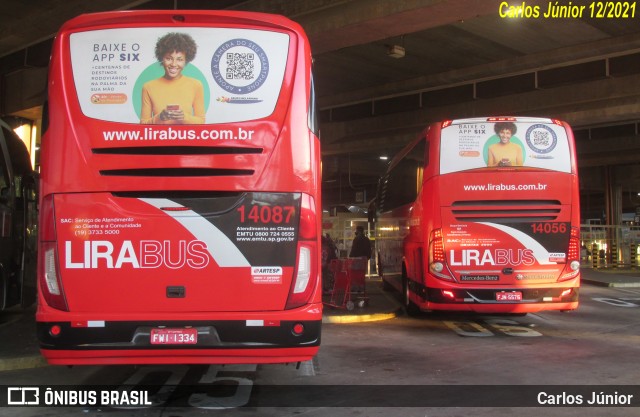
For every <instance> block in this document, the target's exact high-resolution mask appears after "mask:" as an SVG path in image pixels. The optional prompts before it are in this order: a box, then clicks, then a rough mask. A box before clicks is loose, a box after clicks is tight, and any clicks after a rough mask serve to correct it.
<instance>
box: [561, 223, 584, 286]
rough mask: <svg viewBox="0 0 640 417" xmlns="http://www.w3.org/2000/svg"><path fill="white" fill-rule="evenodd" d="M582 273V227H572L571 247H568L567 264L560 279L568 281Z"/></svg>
mask: <svg viewBox="0 0 640 417" xmlns="http://www.w3.org/2000/svg"><path fill="white" fill-rule="evenodd" d="M579 273H580V229H578V228H577V227H572V228H571V236H570V237H569V248H568V249H567V265H566V266H565V267H564V271H562V275H560V278H559V279H558V281H566V280H569V279H572V278H575V277H577V276H578V274H579Z"/></svg>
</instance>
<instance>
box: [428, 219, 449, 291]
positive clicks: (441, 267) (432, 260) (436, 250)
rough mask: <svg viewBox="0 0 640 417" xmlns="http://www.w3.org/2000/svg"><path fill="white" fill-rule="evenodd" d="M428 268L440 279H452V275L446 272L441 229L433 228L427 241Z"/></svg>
mask: <svg viewBox="0 0 640 417" xmlns="http://www.w3.org/2000/svg"><path fill="white" fill-rule="evenodd" d="M429 270H430V271H431V273H432V274H433V275H435V276H436V277H438V278H440V279H444V280H447V281H453V277H452V276H451V275H450V274H448V273H447V271H448V268H447V263H446V258H445V255H444V239H442V229H435V230H434V231H432V232H431V239H430V241H429Z"/></svg>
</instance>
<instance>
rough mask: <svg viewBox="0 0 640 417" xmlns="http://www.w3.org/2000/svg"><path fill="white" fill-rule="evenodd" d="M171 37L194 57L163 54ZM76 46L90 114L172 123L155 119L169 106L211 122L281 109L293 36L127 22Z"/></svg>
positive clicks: (80, 88)
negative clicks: (177, 71)
mask: <svg viewBox="0 0 640 417" xmlns="http://www.w3.org/2000/svg"><path fill="white" fill-rule="evenodd" d="M172 37H176V38H177V39H172ZM170 42H173V43H178V42H184V43H186V44H187V45H188V46H189V47H190V48H191V49H192V51H191V53H192V54H193V57H192V56H185V57H179V58H182V59H183V61H181V62H179V63H175V64H174V63H173V62H171V63H166V64H165V61H164V60H163V57H162V56H157V55H158V54H159V53H160V51H162V48H163V44H164V43H167V44H169V45H172V43H170ZM70 45H71V62H72V66H73V79H74V82H75V85H76V90H77V92H78V100H79V101H80V105H81V107H82V112H83V113H84V114H85V115H86V116H88V117H92V118H95V119H100V120H106V121H112V122H123V123H145V124H149V123H153V124H170V123H171V120H158V119H157V118H156V119H155V120H150V118H151V116H153V115H155V114H154V112H153V109H156V110H158V113H159V111H160V110H162V109H168V110H169V111H171V110H182V111H184V112H185V113H187V114H188V115H189V116H193V117H194V118H193V119H191V120H188V121H187V122H185V124H202V123H207V124H211V123H233V122H240V121H245V120H255V119H259V118H262V117H266V116H268V115H270V114H271V113H272V112H273V110H274V108H275V106H276V102H277V100H278V96H279V94H280V88H281V86H282V80H283V76H284V71H285V65H286V61H287V51H288V49H289V36H288V35H286V34H283V33H277V32H270V31H263V30H248V29H231V28H190V27H189V28H179V29H176V28H171V27H167V28H162V27H155V28H126V29H105V30H95V31H89V32H79V33H73V34H72V35H71V36H70ZM187 55H188V54H187ZM189 58H191V59H189ZM172 66H175V67H178V66H182V68H183V69H182V75H183V76H182V77H181V79H180V80H179V81H178V80H171V79H170V77H171V70H172ZM178 82H179V84H178ZM187 94H188V95H189V96H187ZM147 106H150V107H151V109H152V111H151V114H149V112H148V110H147ZM238 106H241V107H242V108H241V109H238V108H237V107H238Z"/></svg>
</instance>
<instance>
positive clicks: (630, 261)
mask: <svg viewBox="0 0 640 417" xmlns="http://www.w3.org/2000/svg"><path fill="white" fill-rule="evenodd" d="M580 240H581V244H582V248H581V261H582V263H583V265H584V266H587V267H592V268H637V266H638V258H639V254H638V248H639V246H640V226H604V225H591V224H588V225H581V226H580Z"/></svg>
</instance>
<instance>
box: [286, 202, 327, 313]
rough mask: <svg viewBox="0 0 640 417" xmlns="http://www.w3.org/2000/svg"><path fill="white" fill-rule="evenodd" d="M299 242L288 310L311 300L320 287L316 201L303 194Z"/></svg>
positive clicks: (288, 299)
mask: <svg viewBox="0 0 640 417" xmlns="http://www.w3.org/2000/svg"><path fill="white" fill-rule="evenodd" d="M298 230H299V241H298V257H297V259H298V263H297V265H296V271H295V276H294V278H293V282H292V283H291V289H290V290H289V297H288V298H287V305H286V307H285V308H286V309H292V308H297V307H301V306H303V305H305V304H307V303H308V302H309V299H310V298H311V296H312V295H313V294H314V292H315V291H316V287H317V286H318V281H319V277H318V267H317V265H318V256H319V255H318V251H319V247H318V244H317V242H316V240H317V238H318V222H317V217H316V209H315V201H314V200H313V198H312V197H311V196H309V195H307V194H302V203H301V208H300V227H299V229H298Z"/></svg>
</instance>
